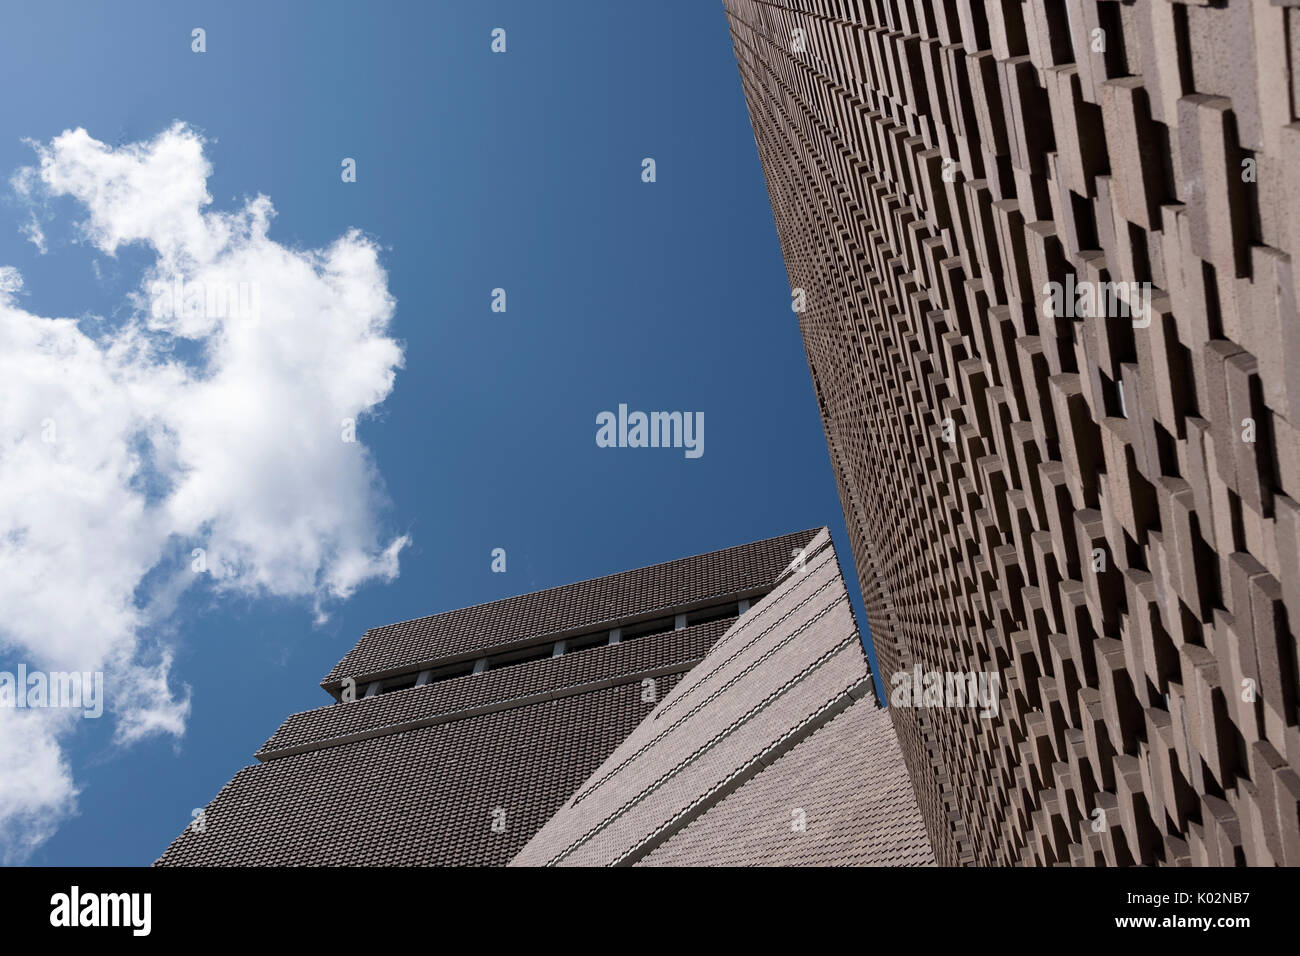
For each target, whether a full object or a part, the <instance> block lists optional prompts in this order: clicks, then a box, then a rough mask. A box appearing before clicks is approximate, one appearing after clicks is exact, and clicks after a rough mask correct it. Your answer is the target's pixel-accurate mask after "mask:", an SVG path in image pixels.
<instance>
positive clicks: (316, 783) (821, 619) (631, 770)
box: [158, 529, 933, 866]
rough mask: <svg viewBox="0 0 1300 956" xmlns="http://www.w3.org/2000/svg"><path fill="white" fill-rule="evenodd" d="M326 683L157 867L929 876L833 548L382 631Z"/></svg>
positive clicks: (769, 548) (805, 545)
mask: <svg viewBox="0 0 1300 956" xmlns="http://www.w3.org/2000/svg"><path fill="white" fill-rule="evenodd" d="M321 686H322V687H323V688H324V689H325V690H326V691H327V692H329V694H330V695H332V696H333V698H334V700H333V702H331V703H330V704H328V705H326V706H324V707H320V708H318V709H316V710H312V711H307V712H305V713H300V714H294V715H292V716H290V717H289V718H288V719H287V720H285V721H284V723H283V724H282V725H281V726H280V728H279V729H278V730H277V731H276V732H275V733H274V734H273V735H272V737H271V738H270V740H268V741H267V742H266V743H265V744H264V745H263V746H262V748H261V749H260V750H259V751H258V753H257V758H258V763H257V764H255V765H253V766H251V767H247V768H245V769H243V770H241V771H240V772H239V773H238V774H236V776H235V778H234V779H233V780H231V782H230V783H229V784H227V785H226V786H225V787H224V788H223V789H222V790H221V792H220V793H219V794H217V796H216V798H215V799H214V800H213V801H212V803H210V804H209V805H208V806H207V807H206V808H205V809H204V811H203V814H202V818H201V821H200V822H196V823H195V824H194V825H192V826H191V827H189V828H187V829H186V830H185V831H184V832H183V833H182V834H181V835H180V836H179V837H178V838H177V839H176V840H175V841H174V842H173V843H172V845H171V846H170V847H169V848H168V849H167V850H166V852H164V853H163V855H162V857H161V858H160V859H159V861H158V863H159V864H160V865H180V866H187V865H188V866H203V865H281V864H301V865H330V864H335V865H372V864H394V865H503V864H506V863H509V862H511V861H512V860H513V861H514V862H516V863H518V864H521V865H554V864H575V863H576V864H597V863H599V864H632V863H642V864H647V865H655V864H671V865H702V864H747V863H755V864H757V863H791V864H888V865H911V864H926V863H931V862H933V858H932V855H931V853H930V849H929V845H928V842H927V839H926V835H925V829H924V826H923V824H922V822H921V816H920V812H919V810H918V808H917V806H916V801H915V798H914V797H913V796H912V790H911V784H910V781H909V780H908V778H907V774H906V770H905V767H904V765H903V762H902V754H901V752H900V751H899V748H898V742H897V740H896V738H895V736H894V731H893V728H892V726H891V725H890V723H889V719H888V717H887V716H886V714H885V712H884V711H883V710H882V709H880V708H879V706H878V705H877V703H876V700H875V695H874V693H873V692H872V681H871V676H870V674H869V673H868V670H867V663H866V656H865V654H864V653H863V649H862V642H861V637H860V634H859V632H858V628H857V625H856V622H855V620H854V616H853V611H852V608H851V606H850V604H849V599H848V594H847V592H846V591H845V588H844V581H843V578H842V577H841V574H840V568H839V562H838V559H837V557H836V554H835V549H834V547H833V546H832V544H831V542H830V535H829V534H828V533H827V531H826V530H825V529H821V530H820V531H807V532H802V533H799V534H792V535H785V536H783V537H778V538H770V539H767V540H764V541H759V542H755V543H753V544H747V545H742V546H740V547H736V548H730V549H728V550H725V551H717V552H713V553H710V554H704V555H699V556H697V557H692V558H686V559H683V560H680V561H673V562H669V563H667V564H659V565H654V566H652V567H647V568H642V569H639V570H635V571H626V572H622V573H619V574H614V575H610V576H607V577H603V578H596V579H594V580H590V581H583V582H579V583H577V584H571V585H566V586H564V587H559V588H552V589H550V590H546V591H539V592H536V593H533V594H525V595H520V596H518V597H512V598H507V599H505V600H502V601H495V602H493V603H491V604H484V605H479V606H477V607H470V608H464V609H461V610H457V611H450V612H447V613H444V614H436V615H433V616H431V617H425V618H420V619H418V620H414V621H406V622H403V623H400V624H393V625H388V626H385V627H379V628H375V629H372V630H370V631H368V632H366V634H365V636H363V637H362V638H361V640H360V641H359V642H358V643H357V645H356V646H355V647H354V648H353V649H352V650H351V651H349V652H348V654H347V655H346V656H345V657H344V658H343V659H342V660H341V661H339V663H338V665H337V666H335V667H334V669H333V670H332V671H331V672H330V673H329V674H328V675H327V676H326V677H325V679H324V680H323V681H322V683H321ZM350 698H351V699H350Z"/></svg>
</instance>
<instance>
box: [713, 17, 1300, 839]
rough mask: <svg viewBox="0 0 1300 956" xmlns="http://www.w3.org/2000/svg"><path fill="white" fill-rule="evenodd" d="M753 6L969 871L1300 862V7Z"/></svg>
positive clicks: (766, 163)
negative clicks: (1299, 259) (983, 694)
mask: <svg viewBox="0 0 1300 956" xmlns="http://www.w3.org/2000/svg"><path fill="white" fill-rule="evenodd" d="M725 9H726V14H727V17H728V21H729V23H730V27H731V31H732V37H733V42H734V47H735V52H736V58H737V61H738V64H739V68H740V77H741V81H742V84H743V87H744V91H745V96H746V98H747V100H748V104H749V112H750V118H751V121H752V125H753V129H754V136H755V141H756V143H757V147H758V153H759V157H760V159H761V161H762V165H763V169H764V172H765V174H766V178H767V185H768V190H769V194H770V199H771V204H772V209H773V212H774V215H775V219H776V226H777V231H778V234H779V237H780V241H781V246H782V249H783V251H784V255H785V261H786V266H787V269H788V272H789V277H790V284H791V287H792V289H793V304H794V308H795V309H796V311H798V312H799V315H798V321H799V323H800V327H801V330H802V333H803V338H804V343H805V346H806V349H807V353H808V362H809V366H810V369H811V372H812V377H813V382H814V384H815V387H816V394H817V397H818V401H819V403H820V406H821V412H822V418H823V422H824V425H825V431H826V440H827V445H828V447H829V450H830V454H831V458H832V461H833V465H834V469H835V473H836V476H837V480H838V482H839V491H840V497H841V500H842V503H843V507H844V513H845V519H846V522H847V524H848V529H849V534H850V538H851V543H852V547H853V552H854V555H855V557H856V559H857V569H858V575H859V579H860V582H861V586H862V592H863V596H864V600H865V603H866V609H867V617H868V619H869V623H870V626H871V632H872V636H873V638H874V641H875V645H876V649H877V652H878V655H879V661H880V664H881V668H882V671H883V672H884V673H883V676H884V677H885V679H886V680H885V682H886V684H887V685H891V684H892V680H893V676H894V675H896V674H901V673H904V672H914V673H917V674H922V673H925V674H929V673H937V674H941V675H951V674H954V673H956V674H963V673H967V674H969V673H978V674H984V675H996V677H997V678H998V679H999V680H1000V686H1001V690H1002V694H1001V707H1000V708H999V709H998V710H997V713H996V714H993V715H988V714H983V715H982V714H981V713H979V712H977V711H976V710H974V709H972V708H971V707H969V706H962V705H961V703H960V702H958V703H957V704H954V703H953V702H952V701H951V700H949V699H947V698H943V699H942V702H941V703H940V704H938V705H934V706H916V703H917V701H916V700H915V699H914V700H913V701H911V704H912V706H901V705H900V706H894V707H892V708H891V714H892V716H893V720H894V724H895V727H896V728H897V731H898V735H899V738H900V741H901V743H902V747H903V751H904V754H905V757H906V760H907V764H908V768H909V771H910V773H911V776H912V779H913V783H914V785H915V788H916V792H917V796H918V799H919V801H920V804H921V809H922V812H923V814H924V816H925V819H926V825H927V829H928V831H929V835H930V842H931V844H932V846H933V849H934V853H935V856H936V858H937V859H938V860H939V861H940V862H941V863H950V864H951V863H959V862H973V863H979V864H1011V863H1032V864H1055V863H1073V864H1085V865H1087V864H1101V863H1105V864H1109V865H1123V864H1130V863H1144V864H1153V863H1164V864H1179V863H1194V864H1225V865H1232V864H1262V865H1267V864H1288V865H1296V864H1300V775H1297V772H1296V771H1297V767H1300V727H1298V726H1297V696H1298V695H1297V684H1298V683H1300V679H1298V675H1297V648H1296V637H1295V632H1296V631H1297V629H1300V627H1298V625H1297V622H1300V505H1297V503H1296V500H1295V499H1300V436H1298V435H1297V431H1296V428H1297V426H1293V425H1292V424H1291V421H1292V419H1296V420H1297V425H1300V318H1298V317H1297V312H1296V301H1297V286H1296V281H1295V270H1294V269H1293V264H1292V262H1291V253H1293V252H1298V251H1300V124H1297V123H1294V122H1293V120H1294V119H1295V116H1294V109H1295V107H1293V103H1296V104H1297V105H1300V99H1297V94H1296V92H1295V91H1296V90H1297V89H1300V87H1297V85H1296V83H1297V80H1296V78H1297V76H1300V73H1298V72H1296V70H1295V68H1296V66H1297V64H1295V63H1294V62H1293V59H1294V58H1295V56H1296V55H1297V54H1296V52H1295V48H1294V46H1288V42H1287V37H1288V36H1291V37H1295V36H1296V35H1297V30H1300V9H1296V8H1294V7H1292V6H1290V5H1285V4H1282V5H1279V4H1277V3H1274V4H1271V5H1270V4H1268V3H1263V2H1261V3H1251V2H1249V0H1229V2H1216V3H1213V4H1185V3H1181V2H1177V0H1174V2H1170V0H1139V2H1124V3H1119V2H1110V0H989V2H987V3H983V2H967V0H935V2H922V0H726V2H725ZM1292 402H1295V403H1296V404H1295V406H1294V407H1292Z"/></svg>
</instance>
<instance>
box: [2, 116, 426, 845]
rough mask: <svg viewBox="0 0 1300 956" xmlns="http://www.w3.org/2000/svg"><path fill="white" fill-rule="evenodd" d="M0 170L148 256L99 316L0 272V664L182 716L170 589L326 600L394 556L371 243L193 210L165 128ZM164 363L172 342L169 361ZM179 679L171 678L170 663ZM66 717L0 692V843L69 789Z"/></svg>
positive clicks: (44, 148)
mask: <svg viewBox="0 0 1300 956" xmlns="http://www.w3.org/2000/svg"><path fill="white" fill-rule="evenodd" d="M33 145H34V148H35V150H36V154H37V159H38V161H39V162H38V165H36V166H33V167H31V168H29V169H25V170H20V171H19V172H18V173H17V174H16V175H15V176H14V177H13V179H12V180H11V184H12V185H13V187H14V189H15V191H16V192H17V193H18V194H19V196H20V198H22V199H24V200H27V201H29V202H36V201H44V200H45V199H48V198H51V197H59V196H70V197H72V198H74V199H75V200H77V201H78V202H79V204H80V206H81V207H83V208H84V210H85V218H84V219H83V220H82V221H81V222H79V223H78V224H77V228H78V230H79V233H80V235H81V237H82V239H83V241H84V242H85V243H86V244H88V245H90V246H93V247H94V248H95V249H98V250H99V251H100V252H101V253H103V254H106V255H108V256H113V255H115V254H116V252H117V251H118V249H119V248H121V247H122V246H124V245H127V244H133V243H138V244H143V245H144V246H145V247H146V248H148V249H149V250H150V251H151V252H152V253H153V262H152V264H151V265H150V266H149V267H148V269H147V271H146V272H145V273H144V274H143V275H142V276H141V277H140V283H139V286H138V288H137V289H136V291H135V292H134V293H133V295H132V298H131V300H130V302H129V303H128V305H129V306H130V308H129V309H128V310H127V311H128V312H129V313H130V317H129V318H127V319H125V320H123V321H121V322H118V323H116V324H113V325H111V326H110V325H108V324H106V323H99V322H97V323H91V325H93V327H84V326H83V324H82V323H79V322H78V321H77V320H75V319H70V318H59V317H47V316H43V315H40V314H38V312H36V311H28V310H27V309H26V308H24V304H25V303H26V300H27V299H28V298H30V297H29V296H27V295H26V294H25V293H24V290H23V285H22V277H21V276H20V275H19V274H18V272H17V271H16V270H14V269H13V268H11V267H8V266H0V607H3V608H4V609H5V613H4V615H3V616H2V617H0V660H6V661H15V662H16V661H23V662H25V663H26V664H27V666H28V667H29V668H42V669H45V670H79V671H97V670H103V671H104V672H105V674H106V679H105V684H106V688H107V697H108V706H109V709H110V711H111V712H112V714H113V715H114V718H115V720H116V724H115V728H116V736H117V739H118V740H119V741H120V742H123V743H129V742H131V741H134V740H137V739H140V738H141V737H145V736H149V735H151V734H157V733H164V734H173V735H179V734H181V733H183V731H184V727H185V721H186V717H187V715H188V711H189V695H188V688H186V687H184V686H181V687H177V686H176V684H177V678H176V676H175V675H173V674H172V671H171V664H172V655H171V651H170V649H169V648H168V647H167V646H166V639H165V637H164V636H163V635H165V634H166V633H168V629H169V627H171V628H175V627H176V625H177V624H178V622H176V621H175V619H174V618H175V615H174V614H173V613H172V611H173V609H174V607H175V604H176V600H177V598H178V596H179V594H181V593H182V592H183V591H184V590H186V589H187V588H190V587H193V586H194V585H195V584H200V583H201V584H203V585H205V586H207V587H210V588H212V589H214V590H215V592H217V593H218V594H220V593H237V594H239V595H241V596H267V595H270V596H279V597H288V598H296V599H302V600H305V601H306V602H307V603H308V604H309V605H310V606H311V607H312V609H313V610H314V612H315V614H316V615H317V617H318V618H322V617H323V616H324V615H325V613H326V612H327V608H328V605H329V603H330V602H331V601H337V600H342V599H345V598H347V597H348V596H349V595H350V594H351V593H352V592H353V591H354V590H355V589H356V588H357V587H359V586H361V585H362V584H364V583H366V582H368V581H373V580H390V579H392V578H394V577H396V575H397V573H398V559H399V556H400V553H401V551H402V549H403V548H404V547H405V545H406V544H407V538H406V537H405V536H385V535H384V534H383V533H382V527H381V526H382V523H383V522H382V519H383V514H384V506H385V502H384V498H383V491H382V482H381V480H380V477H379V475H378V473H377V471H376V469H375V466H374V463H373V461H372V459H371V457H370V456H369V454H368V452H367V450H366V448H365V446H364V444H363V443H361V442H360V441H359V440H351V439H352V438H353V436H354V435H355V434H357V432H356V431H355V423H356V422H357V421H358V420H362V419H364V417H365V416H366V415H367V414H368V413H371V412H373V410H374V409H375V408H376V406H377V405H379V404H380V403H382V402H383V401H384V399H385V398H386V397H387V396H388V394H389V392H390V391H391V390H392V387H393V382H394V378H395V375H396V373H397V370H398V369H399V368H400V367H401V366H402V351H401V348H400V346H399V345H398V343H397V342H396V341H394V339H392V338H391V337H390V336H389V334H388V327H389V322H390V320H391V318H392V315H393V310H394V302H393V299H392V296H391V295H390V294H389V292H388V284H387V275H386V273H385V271H384V269H383V267H382V265H381V264H380V262H379V255H378V249H377V248H376V246H375V245H374V243H373V242H371V241H370V240H369V239H367V238H366V237H365V236H363V235H362V234H360V233H359V232H356V231H351V232H348V233H347V234H345V235H343V236H341V237H339V238H338V239H336V240H335V241H334V242H332V243H330V244H329V245H327V246H326V247H324V248H320V249H296V248H289V247H287V246H284V245H281V244H280V243H277V242H276V241H275V240H273V239H271V238H270V237H269V236H268V230H269V227H270V224H271V222H272V220H273V218H274V215H275V211H274V208H273V207H272V205H271V202H270V200H269V199H268V198H267V197H265V196H260V195H259V196H257V197H255V198H253V199H250V200H248V201H246V202H245V203H244V204H243V206H242V207H240V208H237V209H234V210H232V211H227V212H222V211H217V210H213V209H211V208H210V207H211V205H212V198H211V196H209V195H208V192H207V179H208V176H209V175H210V173H211V167H210V165H209V163H208V161H207V159H206V157H205V154H204V141H203V139H202V137H201V136H200V135H199V134H198V133H196V132H195V131H194V130H193V129H191V128H189V127H187V126H185V125H183V124H177V125H175V126H173V127H172V128H170V129H168V130H167V131H165V132H164V133H162V134H161V135H159V136H158V137H156V138H155V139H153V140H151V141H148V142H144V143H136V144H128V145H125V146H121V147H118V148H112V147H110V146H107V145H105V144H104V143H101V142H98V141H97V140H95V139H94V138H92V137H91V136H90V135H89V134H88V133H87V132H86V131H85V130H81V129H78V130H73V131H69V132H65V133H63V134H62V135H60V136H58V137H56V138H55V139H53V140H52V141H51V142H49V143H47V144H33ZM181 356H184V357H183V358H182V357H181ZM182 677H183V675H182ZM74 728H75V721H71V720H69V718H68V715H67V714H66V713H61V712H58V711H52V710H47V711H44V712H40V711H29V712H25V713H22V714H20V715H19V714H17V712H14V711H8V712H6V710H5V709H0V761H3V766H4V768H5V773H4V774H0V845H3V852H4V855H5V856H6V857H9V858H12V857H13V856H14V855H15V854H18V855H21V854H23V853H25V852H29V851H30V850H31V849H32V848H33V847H34V846H36V845H38V844H39V843H40V842H41V841H42V840H43V839H45V838H47V837H48V835H49V833H50V832H52V827H53V826H55V825H56V824H57V820H58V819H59V818H60V817H61V815H63V814H66V813H67V812H70V810H71V808H72V807H74V806H75V783H74V780H73V777H72V774H71V772H70V770H69V767H68V761H67V758H66V754H65V753H64V750H63V744H64V743H65V742H66V737H67V734H69V733H70V732H72V730H73V729H74Z"/></svg>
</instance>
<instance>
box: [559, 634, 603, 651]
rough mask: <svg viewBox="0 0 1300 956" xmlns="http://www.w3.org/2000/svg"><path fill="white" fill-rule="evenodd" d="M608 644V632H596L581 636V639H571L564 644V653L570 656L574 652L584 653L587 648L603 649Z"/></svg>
mask: <svg viewBox="0 0 1300 956" xmlns="http://www.w3.org/2000/svg"><path fill="white" fill-rule="evenodd" d="M608 643H609V631H597V632H596V633H595V634H583V635H582V636H581V637H571V638H569V639H568V640H567V641H565V642H564V653H566V654H572V653H573V652H574V651H585V650H586V649H587V648H589V647H604V646H605V645H606V644H608Z"/></svg>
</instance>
